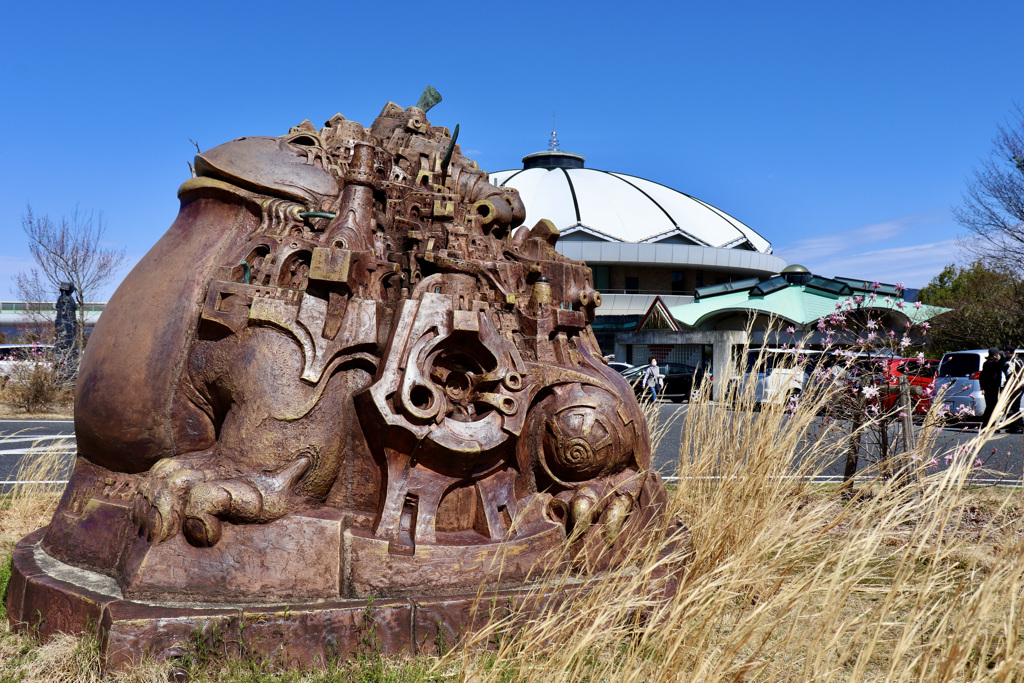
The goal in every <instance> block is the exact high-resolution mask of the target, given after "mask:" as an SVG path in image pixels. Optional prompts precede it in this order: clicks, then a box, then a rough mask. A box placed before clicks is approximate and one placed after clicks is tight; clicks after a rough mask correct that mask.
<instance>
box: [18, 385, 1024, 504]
mask: <svg viewBox="0 0 1024 683" xmlns="http://www.w3.org/2000/svg"><path fill="white" fill-rule="evenodd" d="M687 410H688V406H687V405H686V404H675V403H662V404H660V405H659V412H660V419H661V420H662V421H663V422H668V421H671V424H672V425H673V426H672V428H671V429H670V430H669V431H668V432H667V433H666V435H665V437H664V438H663V439H662V441H661V443H660V445H659V447H658V450H657V451H656V452H655V454H654V466H655V467H657V468H658V469H659V470H660V471H661V472H662V474H663V475H665V476H673V475H674V474H675V473H676V462H677V461H678V454H679V446H680V433H681V431H680V430H681V429H682V426H683V424H684V422H685V420H686V413H687ZM976 435H977V429H968V430H966V431H965V430H963V428H956V429H943V430H941V432H940V434H939V436H938V438H937V441H936V443H937V448H938V451H939V452H940V453H943V452H946V451H948V450H951V449H953V448H955V447H956V446H957V445H959V444H964V443H967V442H968V441H970V440H971V439H972V438H974V436H976ZM42 448H49V449H52V450H53V451H54V452H55V453H58V454H59V455H60V456H61V457H63V458H66V459H67V463H68V465H70V463H71V461H72V458H73V457H74V452H75V446H74V425H73V423H72V421H71V420H0V491H2V490H5V489H6V488H8V487H9V484H7V483H6V482H10V481H13V480H15V479H17V472H18V468H19V466H20V464H21V461H22V458H23V457H24V456H25V454H26V453H27V452H28V451H29V450H30V449H42ZM873 451H874V449H873V447H872V445H871V444H870V443H867V442H866V440H865V443H864V444H863V445H862V457H861V458H860V462H859V465H860V468H861V469H863V468H864V467H866V466H867V467H869V466H871V464H872V462H873V461H874V453H873ZM993 451H994V452H993ZM981 455H982V457H983V458H984V459H985V460H986V462H985V470H986V472H985V473H984V474H982V475H979V479H978V481H979V482H981V483H1003V484H1017V485H1020V483H1021V478H1022V476H1024V473H1022V464H1024V450H1022V437H1021V435H1019V434H997V435H995V437H993V438H992V439H990V440H989V442H988V443H987V444H986V445H985V447H984V448H983V449H982V452H981ZM938 461H939V462H938V469H942V468H943V467H944V466H945V463H944V462H943V459H942V457H939V458H938ZM843 465H844V462H843V461H841V460H840V461H838V462H835V463H829V464H828V466H827V467H826V468H825V469H824V471H823V472H822V475H823V477H822V479H823V480H826V481H827V480H837V479H840V478H841V477H842V472H843ZM65 476H66V475H65Z"/></svg>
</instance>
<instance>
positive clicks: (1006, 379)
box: [1003, 346, 1024, 434]
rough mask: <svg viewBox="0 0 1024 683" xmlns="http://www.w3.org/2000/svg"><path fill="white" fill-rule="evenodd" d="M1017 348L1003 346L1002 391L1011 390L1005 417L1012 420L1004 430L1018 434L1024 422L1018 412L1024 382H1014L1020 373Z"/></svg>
mask: <svg viewBox="0 0 1024 683" xmlns="http://www.w3.org/2000/svg"><path fill="white" fill-rule="evenodd" d="M1016 352H1017V349H1015V348H1014V347H1012V346H1004V347H1003V391H1012V392H1013V393H1012V394H1011V395H1010V401H1009V404H1008V407H1007V408H1006V413H1007V417H1008V418H1009V419H1010V420H1012V422H1010V424H1008V425H1006V431H1008V432H1013V433H1014V434H1020V433H1021V431H1022V429H1021V427H1022V425H1024V422H1022V420H1021V412H1020V400H1021V397H1022V396H1024V384H1021V383H1020V382H1018V383H1017V384H1014V381H1015V380H1017V379H1018V378H1017V377H1016V376H1017V375H1019V374H1020V370H1021V361H1020V358H1018V357H1017V353H1016Z"/></svg>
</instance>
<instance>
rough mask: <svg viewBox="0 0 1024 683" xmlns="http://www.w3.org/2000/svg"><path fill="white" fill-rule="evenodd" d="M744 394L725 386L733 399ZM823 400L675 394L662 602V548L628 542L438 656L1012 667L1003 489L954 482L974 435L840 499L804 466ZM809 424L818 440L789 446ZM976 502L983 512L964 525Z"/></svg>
mask: <svg viewBox="0 0 1024 683" xmlns="http://www.w3.org/2000/svg"><path fill="white" fill-rule="evenodd" d="M752 391H753V389H752V387H751V386H747V387H745V388H744V389H743V390H742V395H741V396H739V397H731V398H738V400H739V403H740V405H741V406H742V405H743V404H745V403H749V400H750V398H751V396H752ZM707 394H708V392H702V395H703V396H707ZM828 400H829V396H828V391H823V392H821V393H820V394H819V395H817V396H809V397H806V398H805V400H804V403H803V405H801V406H799V407H797V408H796V410H795V411H788V410H787V409H786V407H785V406H771V405H766V406H763V407H762V410H761V411H760V412H755V411H752V410H741V411H739V412H735V413H729V412H728V411H727V410H725V409H724V407H723V406H722V405H718V404H711V403H710V402H708V401H707V400H706V399H704V400H698V401H697V402H696V403H694V404H691V406H690V409H689V412H688V414H687V416H686V420H685V425H684V435H683V441H682V449H681V453H680V462H679V476H680V479H679V482H678V486H677V487H676V488H675V491H674V494H673V498H672V508H673V511H674V512H675V513H676V514H678V515H679V517H681V518H682V519H684V520H685V521H686V523H687V524H688V525H689V527H690V531H691V534H692V541H693V546H694V551H695V556H694V558H693V559H692V560H691V561H690V562H689V563H688V564H687V566H686V569H685V570H684V572H683V574H682V576H681V581H680V585H679V589H678V591H677V593H676V595H675V598H674V599H673V600H672V601H670V602H668V603H666V604H659V603H658V602H657V601H655V600H652V599H651V594H652V591H651V588H652V583H653V581H652V578H651V577H652V575H653V574H654V568H655V564H656V563H657V562H659V561H662V562H664V561H665V559H664V558H663V559H661V560H658V559H657V558H658V555H657V552H656V550H657V549H655V548H638V549H637V552H636V563H637V564H636V566H635V568H634V569H633V571H628V572H620V573H618V574H617V575H615V576H611V577H609V578H607V579H606V580H604V581H603V582H602V583H601V584H600V585H599V587H598V588H597V589H596V590H595V591H594V592H593V593H592V594H590V595H589V596H587V597H586V598H584V599H581V600H579V601H577V602H574V603H573V606H572V609H571V610H569V611H563V612H560V613H556V614H550V615H544V616H542V617H540V618H535V619H530V618H528V617H526V616H523V617H521V618H517V615H510V616H509V617H508V618H507V619H505V620H503V621H502V622H498V623H495V624H492V625H491V626H490V627H489V628H488V630H487V631H485V632H483V633H480V634H478V635H477V636H476V637H475V642H476V643H477V644H483V643H487V642H490V643H492V646H493V644H494V643H497V647H496V649H494V651H493V652H492V653H491V654H490V655H488V656H483V657H481V656H480V655H479V652H478V651H475V650H473V649H465V650H462V651H460V652H458V653H452V654H450V655H449V657H448V659H449V660H452V659H457V660H458V661H459V662H460V664H461V667H462V673H463V675H464V676H465V677H466V678H467V679H471V680H474V681H491V680H506V681H507V680H516V681H533V680H537V681H541V680H543V681H581V680H588V681H589V680H594V681H604V680H608V681H612V680H614V681H620V680H621V681H680V680H681V681H690V680H695V681H720V680H729V681H732V680H739V679H752V680H784V681H790V680H800V681H833V680H835V681H862V680H886V681H889V680H892V681H897V680H900V681H902V680H920V681H945V680H950V681H962V680H979V681H980V680H1016V679H1018V678H1024V666H1022V662H1021V660H1022V657H1024V647H1022V641H1021V635H1022V633H1021V628H1022V623H1021V620H1022V616H1021V615H1022V613H1024V609H1022V606H1021V604H1020V600H1021V590H1022V588H1024V547H1022V546H1024V543H1022V536H1021V532H1022V525H1021V519H1020V514H1019V501H1018V500H1017V499H1018V497H1019V491H1014V492H1013V493H1012V494H1010V495H998V494H996V495H994V496H981V497H979V494H978V492H977V491H972V490H971V489H970V487H969V486H968V483H969V481H970V478H971V477H972V476H973V473H974V470H973V463H974V461H975V459H976V458H977V456H978V451H979V449H980V448H981V447H982V444H983V443H984V439H985V438H986V437H987V436H989V434H988V433H983V434H981V435H979V438H977V439H975V441H974V442H973V443H972V444H971V447H970V448H968V449H963V450H961V451H960V452H959V453H958V454H957V455H956V456H955V458H954V461H953V464H952V466H951V467H950V468H949V469H948V470H946V471H944V472H942V473H940V474H929V470H927V469H926V468H925V467H923V465H922V463H925V462H927V460H928V459H929V458H928V457H925V458H921V459H920V460H918V461H917V463H918V465H917V471H916V474H917V475H918V476H917V477H916V478H913V479H912V483H910V484H909V485H901V484H900V483H898V482H897V480H896V479H885V478H883V477H881V476H879V477H876V478H875V480H874V481H873V482H872V483H871V484H870V485H863V484H862V485H860V488H859V490H858V492H857V494H856V495H854V496H853V498H852V499H849V500H848V499H847V498H846V496H843V495H841V493H842V492H841V491H840V490H839V489H837V488H834V487H833V488H832V489H831V490H828V489H824V488H823V487H821V486H819V485H815V484H813V483H811V481H810V478H809V477H810V475H813V474H814V473H815V470H816V468H818V467H821V466H822V464H823V463H824V462H827V461H828V460H830V459H832V458H833V457H835V456H837V455H839V452H838V451H840V450H842V449H843V448H844V447H845V440H844V439H843V438H838V437H841V435H833V436H835V437H837V438H822V437H823V436H824V437H827V436H828V435H827V434H825V435H822V434H821V431H820V430H821V429H822V427H821V425H820V423H818V422H816V420H815V416H816V414H817V413H818V412H819V409H820V407H821V405H822V404H823V403H824V402H826V401H828ZM790 412H792V414H789V413H790ZM838 424H839V423H834V424H833V425H832V426H830V427H824V430H829V429H838ZM812 430H813V431H814V433H815V436H816V437H817V439H816V441H815V443H816V444H818V445H819V448H817V449H812V451H811V455H812V456H814V457H809V458H808V457H805V458H803V459H801V458H800V454H801V452H802V451H804V450H805V445H806V439H807V437H808V434H809V433H810V432H811V431H812ZM922 431H924V432H926V433H929V432H931V433H933V432H934V430H930V429H927V428H926V429H924V430H922ZM829 444H832V445H831V446H829ZM931 446H932V445H931V444H930V443H925V444H923V445H922V446H921V448H923V449H927V448H930V447H931ZM822 448H825V449H827V448H832V449H834V450H835V451H836V452H823V451H822V450H821V449H822ZM805 455H806V453H805ZM939 456H940V457H941V454H939ZM794 475H795V476H794ZM982 499H984V500H985V501H987V503H986V504H987V505H989V506H990V508H991V507H994V509H988V510H986V512H985V514H983V515H982V517H983V518H984V519H985V520H986V522H987V523H985V524H980V525H979V524H977V523H976V521H975V519H974V517H976V516H977V515H976V513H977V506H978V502H979V500H982ZM550 580H551V581H552V582H557V581H559V577H551V579H550Z"/></svg>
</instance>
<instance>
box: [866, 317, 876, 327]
mask: <svg viewBox="0 0 1024 683" xmlns="http://www.w3.org/2000/svg"><path fill="white" fill-rule="evenodd" d="M866 327H867V328H868V329H869V330H873V329H875V328H877V327H878V321H877V320H875V319H874V318H868V321H867V323H866Z"/></svg>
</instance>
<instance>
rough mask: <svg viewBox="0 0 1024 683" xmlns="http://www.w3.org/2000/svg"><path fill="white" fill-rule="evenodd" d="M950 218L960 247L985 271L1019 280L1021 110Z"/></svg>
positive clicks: (1023, 248) (1023, 232) (1022, 271)
mask: <svg viewBox="0 0 1024 683" xmlns="http://www.w3.org/2000/svg"><path fill="white" fill-rule="evenodd" d="M953 217H954V218H955V219H956V221H957V222H958V223H960V225H962V226H963V227H965V228H967V230H968V231H969V234H968V236H967V238H966V239H964V240H962V246H963V248H964V249H965V250H966V251H968V252H969V253H971V254H972V255H974V257H975V258H977V259H980V260H981V261H982V262H983V263H984V264H985V265H986V266H987V267H990V268H994V269H996V270H1000V271H1005V272H1009V273H1013V274H1015V275H1017V276H1018V277H1021V276H1024V109H1022V108H1021V106H1020V105H1016V106H1015V107H1014V112H1013V115H1012V117H1011V121H1010V122H1009V124H1008V125H1006V126H999V128H998V130H997V133H996V137H995V139H994V140H993V144H992V152H991V154H990V155H989V158H988V159H987V160H986V161H985V162H984V163H983V164H982V166H981V168H980V169H977V170H975V172H974V177H973V178H972V179H971V180H969V181H968V183H967V190H966V191H965V193H964V201H963V206H961V207H959V208H956V209H954V210H953Z"/></svg>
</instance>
